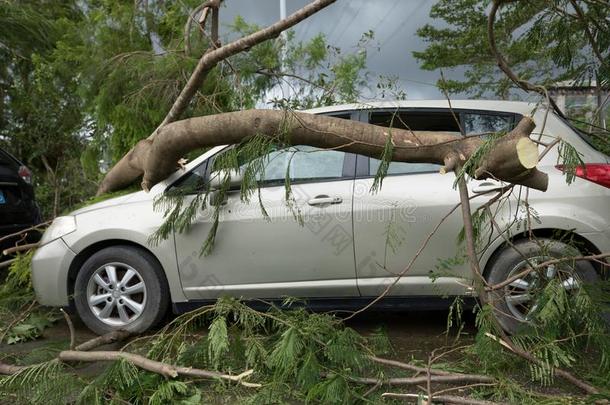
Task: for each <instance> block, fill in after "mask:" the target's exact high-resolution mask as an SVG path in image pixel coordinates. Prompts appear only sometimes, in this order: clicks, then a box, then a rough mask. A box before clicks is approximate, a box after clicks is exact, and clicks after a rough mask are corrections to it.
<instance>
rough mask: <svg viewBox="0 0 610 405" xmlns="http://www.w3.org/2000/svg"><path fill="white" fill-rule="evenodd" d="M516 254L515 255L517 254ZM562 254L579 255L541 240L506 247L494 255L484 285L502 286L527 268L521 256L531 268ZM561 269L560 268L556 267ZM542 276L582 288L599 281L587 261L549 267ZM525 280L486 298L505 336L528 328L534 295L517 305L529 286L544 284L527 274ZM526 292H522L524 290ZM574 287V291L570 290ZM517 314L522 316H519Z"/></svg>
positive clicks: (572, 248) (534, 275)
mask: <svg viewBox="0 0 610 405" xmlns="http://www.w3.org/2000/svg"><path fill="white" fill-rule="evenodd" d="M517 250H518V251H517ZM566 254H569V255H570V256H572V255H580V252H578V251H577V250H575V248H574V247H572V246H569V245H567V244H566V243H563V242H560V241H557V240H553V239H546V238H541V239H538V240H536V241H533V240H527V239H526V240H520V241H517V242H515V243H514V248H513V247H511V246H506V247H505V248H503V249H502V250H501V251H500V252H499V253H497V254H496V255H494V257H493V258H492V260H491V261H490V263H489V266H488V269H489V271H488V272H487V274H486V279H487V282H488V283H489V284H490V285H495V284H499V283H502V282H504V281H505V280H507V279H508V278H509V277H512V276H513V275H515V274H517V273H519V272H521V271H523V270H525V269H526V268H527V262H526V261H525V259H524V256H525V257H527V258H528V260H530V261H533V262H534V263H533V264H534V265H535V264H537V263H542V262H543V261H547V260H551V259H553V258H559V257H563V256H566ZM559 266H562V265H559ZM545 270H546V273H544V274H543V276H545V277H547V278H551V277H562V279H563V280H569V278H570V277H574V275H576V277H575V278H573V279H574V280H577V281H580V282H583V283H585V284H588V283H595V282H596V281H598V280H599V277H598V275H597V273H596V271H595V268H594V267H593V265H592V264H591V263H590V262H588V261H577V262H575V263H574V265H573V266H571V263H570V265H569V266H566V265H563V266H562V267H557V268H553V269H551V266H549V267H547V269H545ZM527 277H530V279H525V278H526V277H524V279H525V280H523V279H518V280H515V281H514V282H513V283H511V284H509V285H507V286H505V287H503V288H500V289H498V290H496V291H493V292H489V293H488V295H487V298H488V300H489V302H490V303H491V304H492V305H493V306H494V310H495V314H496V317H497V319H498V321H499V323H500V326H502V328H503V329H504V330H505V331H506V332H507V333H509V334H515V333H517V332H519V331H520V330H522V329H523V328H525V327H527V326H528V325H531V324H530V323H529V322H528V320H527V311H528V310H527V308H526V307H527V305H530V308H529V309H530V310H531V308H532V307H533V306H534V305H536V304H535V292H534V298H533V299H529V300H528V301H524V302H521V303H519V301H520V300H522V299H527V298H528V297H531V295H529V294H526V293H525V292H526V291H527V292H528V291H530V288H532V286H535V285H536V284H541V283H544V280H543V281H542V282H540V281H539V280H538V279H537V278H538V277H540V276H539V275H537V274H534V273H531V274H530V275H528V276H527ZM566 283H567V287H566V288H577V287H575V286H577V285H578V284H573V283H570V282H569V281H566ZM528 285H529V286H530V287H529V288H526V287H527V286H528ZM572 285H574V287H572ZM519 314H521V315H524V316H519Z"/></svg>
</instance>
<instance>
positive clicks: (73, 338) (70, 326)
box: [59, 308, 76, 350]
mask: <svg viewBox="0 0 610 405" xmlns="http://www.w3.org/2000/svg"><path fill="white" fill-rule="evenodd" d="M59 310H60V311H61V313H62V314H63V316H64V319H65V320H66V323H67V324H68V329H69V330H70V350H74V345H75V342H76V334H75V333H74V324H73V323H72V319H70V315H68V313H67V312H66V311H64V309H63V308H60V309H59Z"/></svg>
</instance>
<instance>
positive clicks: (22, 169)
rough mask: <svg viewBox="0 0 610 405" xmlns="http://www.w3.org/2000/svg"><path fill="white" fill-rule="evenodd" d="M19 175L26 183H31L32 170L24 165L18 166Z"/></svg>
mask: <svg viewBox="0 0 610 405" xmlns="http://www.w3.org/2000/svg"><path fill="white" fill-rule="evenodd" d="M18 173H19V177H21V178H22V179H23V181H25V182H26V183H28V184H32V172H31V171H30V169H28V168H27V167H26V166H19V171H18Z"/></svg>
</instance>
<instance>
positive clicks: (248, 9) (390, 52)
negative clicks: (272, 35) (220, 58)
mask: <svg viewBox="0 0 610 405" xmlns="http://www.w3.org/2000/svg"><path fill="white" fill-rule="evenodd" d="M308 2H309V1H308V0H286V3H287V14H290V13H292V12H294V11H296V10H297V9H299V8H301V7H303V6H304V5H305V4H307V3H308ZM434 3H435V0H339V1H337V2H336V3H335V4H333V5H331V6H328V7H327V8H325V9H324V10H322V11H320V12H318V13H317V14H314V15H313V16H311V17H309V18H308V19H306V20H305V21H303V22H301V23H299V24H297V25H296V27H294V28H293V29H294V31H295V34H296V38H297V39H307V38H311V37H312V36H314V35H316V34H318V33H320V32H322V33H324V34H325V35H326V37H327V39H328V41H329V43H330V44H332V45H335V46H338V47H340V48H341V49H342V50H343V51H344V52H349V51H350V49H351V50H354V45H355V44H356V43H357V42H358V40H359V39H360V37H361V36H362V34H363V33H364V32H366V31H368V30H373V31H374V33H375V43H377V44H379V45H380V50H379V51H377V50H376V49H370V51H369V54H368V63H367V68H368V70H369V71H370V72H371V73H372V75H373V77H376V76H378V75H380V74H383V75H386V76H388V75H395V76H398V77H399V79H400V81H401V83H402V85H403V90H405V91H406V93H407V98H409V99H424V98H443V95H442V94H441V93H440V92H439V91H438V89H437V88H436V87H435V86H434V83H435V82H436V80H437V79H438V77H439V72H438V71H436V72H429V71H425V70H421V69H420V68H419V64H418V61H417V60H416V59H415V58H414V57H413V55H412V53H411V52H412V51H414V50H422V49H425V44H424V43H423V42H422V41H421V39H420V38H419V37H418V36H417V34H416V30H417V28H419V27H421V26H423V25H424V24H426V23H432V24H435V23H436V24H439V23H440V22H439V21H435V20H432V19H431V18H430V17H429V12H430V8H431V7H432V5H433V4H434ZM279 4H280V0H228V1H226V2H225V5H224V7H223V8H222V9H221V12H220V17H221V24H229V23H231V22H232V21H233V20H234V18H235V16H237V15H241V16H243V17H244V18H245V20H246V21H248V22H249V23H256V24H259V25H269V24H272V23H273V22H275V21H277V20H278V19H279V18H280V6H279ZM223 31H225V32H226V31H227V29H226V26H225V27H224V29H223ZM444 73H445V76H446V77H448V78H451V77H452V75H451V72H444Z"/></svg>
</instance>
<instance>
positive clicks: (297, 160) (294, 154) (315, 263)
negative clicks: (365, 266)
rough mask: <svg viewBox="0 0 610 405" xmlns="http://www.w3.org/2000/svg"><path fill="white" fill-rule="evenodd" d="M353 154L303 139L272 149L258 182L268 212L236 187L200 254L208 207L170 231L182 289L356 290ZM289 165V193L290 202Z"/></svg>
mask: <svg viewBox="0 0 610 405" xmlns="http://www.w3.org/2000/svg"><path fill="white" fill-rule="evenodd" d="M355 159H356V157H355V155H352V154H348V153H344V152H340V151H333V150H317V149H315V148H312V147H306V146H299V147H291V148H287V149H283V150H280V151H276V152H272V153H271V154H270V155H269V156H268V160H267V164H266V169H265V177H264V179H261V183H260V184H261V188H260V200H261V201H262V203H263V206H264V209H265V211H266V212H267V214H268V216H269V218H268V219H266V218H265V216H264V215H263V213H262V210H261V206H260V204H259V201H258V197H257V196H254V198H253V199H252V201H251V202H250V203H247V202H244V201H241V199H240V195H239V190H236V191H233V192H230V193H229V196H228V199H227V201H226V204H225V205H224V206H223V207H222V209H221V216H220V224H219V228H218V233H217V236H216V243H215V246H214V249H213V251H212V253H211V254H210V255H209V256H206V257H203V256H200V255H199V252H200V250H201V247H202V244H203V242H204V241H205V239H206V237H207V235H208V232H209V230H210V227H211V224H212V221H211V218H210V215H209V213H208V215H202V216H201V218H200V219H198V220H197V222H196V223H195V224H194V225H193V227H192V228H191V229H190V231H188V232H186V233H183V234H176V235H175V241H176V252H177V256H178V265H179V271H180V278H181V282H182V286H183V289H184V291H185V294H186V296H187V297H188V298H189V299H211V298H217V297H218V296H219V295H221V294H228V295H233V296H237V297H244V298H281V297H283V296H295V297H340V296H358V289H357V285H356V272H355V268H354V245H353V230H352V191H353V186H354V170H355ZM287 170H289V174H290V179H291V183H292V192H293V196H294V199H293V200H291V203H290V204H288V205H287V204H286V201H285V194H286V190H285V187H284V179H285V176H286V171H287ZM208 211H210V212H211V209H208ZM300 220H302V221H303V224H302V225H299V221H300Z"/></svg>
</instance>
